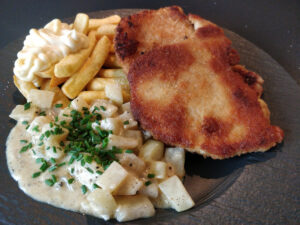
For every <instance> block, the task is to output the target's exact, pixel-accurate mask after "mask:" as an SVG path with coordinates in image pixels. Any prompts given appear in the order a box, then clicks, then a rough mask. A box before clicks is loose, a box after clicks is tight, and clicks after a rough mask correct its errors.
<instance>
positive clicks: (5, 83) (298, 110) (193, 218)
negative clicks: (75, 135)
mask: <svg viewBox="0 0 300 225" xmlns="http://www.w3.org/2000/svg"><path fill="white" fill-rule="evenodd" d="M137 11H139V9H120V10H107V11H98V12H93V13H89V15H90V17H91V18H98V17H99V18H101V17H105V16H109V15H112V14H119V15H120V16H127V15H129V14H132V13H135V12H137ZM72 20H73V18H69V19H66V20H64V21H66V22H71V21H72ZM224 30H225V34H226V36H227V37H228V38H229V39H230V40H232V43H233V47H234V48H235V49H236V50H237V51H238V52H239V54H240V56H241V64H243V65H245V66H246V67H247V68H248V69H249V70H252V71H255V72H257V73H258V74H260V75H261V76H262V77H263V79H264V80H265V83H264V94H263V99H264V100H265V101H266V102H267V104H268V106H269V109H270V111H271V122H272V124H274V125H278V126H280V127H281V128H282V129H283V130H284V132H285V139H284V142H283V143H282V144H279V145H277V146H276V147H274V148H272V149H271V150H269V151H268V152H265V153H251V154H247V155H243V156H241V157H235V158H232V159H227V160H212V159H204V158H203V157H202V156H199V155H196V154H190V153H187V154H186V165H185V167H186V177H185V180H184V185H185V187H186V188H187V190H188V192H189V193H190V194H191V196H192V198H193V199H194V201H195V203H196V206H195V207H194V208H193V209H191V210H188V211H186V212H182V213H176V212H175V211H174V210H162V209H161V210H157V211H156V215H155V216H154V217H151V218H148V219H140V220H136V221H130V222H128V224H142V223H144V224H266V223H285V224H293V223H295V224H296V223H297V221H298V222H299V221H300V218H299V187H300V182H299V169H300V168H299V154H298V152H297V151H298V148H299V147H300V138H299V137H300V136H299V135H300V87H299V86H298V85H297V83H296V82H295V80H293V78H292V77H291V76H290V75H289V74H288V73H287V72H286V71H285V70H284V69H283V68H282V67H281V66H280V65H279V64H278V63H277V62H276V61H275V60H273V59H272V58H271V57H270V56H269V55H268V54H267V53H265V52H264V51H262V50H261V49H259V48H258V47H256V46H255V45H254V44H252V43H251V42H249V41H247V40H245V39H244V38H242V37H240V36H239V35H237V34H235V33H233V32H231V31H229V30H226V29H224ZM23 40H24V37H23V38H21V39H19V40H16V41H13V42H11V43H10V44H9V45H7V46H6V47H5V48H3V49H2V50H0V71H1V75H0V99H1V101H0V104H1V108H0V110H1V111H0V120H1V123H0V126H1V131H2V135H1V137H0V141H1V146H2V151H1V152H0V163H1V167H0V179H1V180H0V223H1V224H68V225H72V224H88V225H94V224H117V222H116V221H115V220H111V221H108V222H105V221H103V220H101V219H98V218H95V217H92V216H85V215H82V214H79V213H74V212H70V211H66V210H63V209H59V208H55V207H52V206H50V205H47V204H45V203H40V202H37V201H35V200H33V199H31V198H30V197H28V196H27V195H25V194H24V193H23V192H22V191H21V190H20V189H19V188H18V185H17V183H16V182H15V181H14V180H13V179H12V177H11V176H10V174H9V172H8V168H7V165H6V157H5V141H6V138H7V135H8V133H9V131H10V129H11V128H12V127H13V126H14V124H15V122H14V121H13V120H10V119H9V117H8V115H9V113H10V112H11V110H12V109H13V108H14V106H15V105H16V104H22V103H24V101H25V100H24V98H23V97H22V96H21V95H20V93H19V92H18V90H17V89H16V87H15V86H14V84H13V79H12V69H13V63H14V61H15V59H16V54H17V52H18V51H19V50H20V49H21V48H22V46H23ZM122 224H127V223H122Z"/></svg>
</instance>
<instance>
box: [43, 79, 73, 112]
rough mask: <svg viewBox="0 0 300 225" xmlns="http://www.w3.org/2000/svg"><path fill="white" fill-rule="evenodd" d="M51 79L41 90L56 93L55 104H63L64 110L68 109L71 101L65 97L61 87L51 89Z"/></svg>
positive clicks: (44, 83) (46, 81)
mask: <svg viewBox="0 0 300 225" xmlns="http://www.w3.org/2000/svg"><path fill="white" fill-rule="evenodd" d="M50 82H51V81H50V79H47V80H45V82H43V84H42V86H41V89H42V90H46V91H52V92H54V93H55V95H54V99H53V103H61V104H63V108H65V107H67V106H68V105H69V103H70V101H69V99H68V98H67V97H66V96H65V95H64V93H63V92H62V91H61V90H60V88H59V87H51V86H50Z"/></svg>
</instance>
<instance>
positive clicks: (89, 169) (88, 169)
mask: <svg viewBox="0 0 300 225" xmlns="http://www.w3.org/2000/svg"><path fill="white" fill-rule="evenodd" d="M86 170H87V171H89V172H90V173H94V171H93V170H92V169H91V168H90V167H86Z"/></svg>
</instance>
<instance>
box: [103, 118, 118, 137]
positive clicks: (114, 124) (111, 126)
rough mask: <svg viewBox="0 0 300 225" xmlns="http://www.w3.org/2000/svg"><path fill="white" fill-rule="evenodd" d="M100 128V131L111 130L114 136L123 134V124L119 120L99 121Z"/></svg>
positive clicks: (107, 119)
mask: <svg viewBox="0 0 300 225" xmlns="http://www.w3.org/2000/svg"><path fill="white" fill-rule="evenodd" d="M100 127H101V129H102V130H107V131H109V130H111V131H112V132H113V134H115V135H121V134H122V133H123V123H122V121H121V120H120V119H119V118H106V119H104V120H101V123H100Z"/></svg>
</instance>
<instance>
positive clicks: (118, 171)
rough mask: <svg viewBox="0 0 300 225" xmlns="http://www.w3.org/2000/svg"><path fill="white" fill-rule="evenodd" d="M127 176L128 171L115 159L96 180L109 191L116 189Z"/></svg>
mask: <svg viewBox="0 0 300 225" xmlns="http://www.w3.org/2000/svg"><path fill="white" fill-rule="evenodd" d="M127 176H128V172H127V171H126V170H125V169H124V168H123V167H122V166H121V165H120V164H119V163H117V162H116V161H114V162H113V163H112V164H110V166H109V167H108V168H107V169H106V170H105V171H104V173H103V174H102V175H101V176H100V177H99V179H98V180H97V182H96V183H97V184H98V185H99V186H100V187H101V188H102V189H104V190H107V191H109V192H113V191H117V189H118V188H119V187H120V185H122V183H123V182H124V181H125V179H126V178H127Z"/></svg>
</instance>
